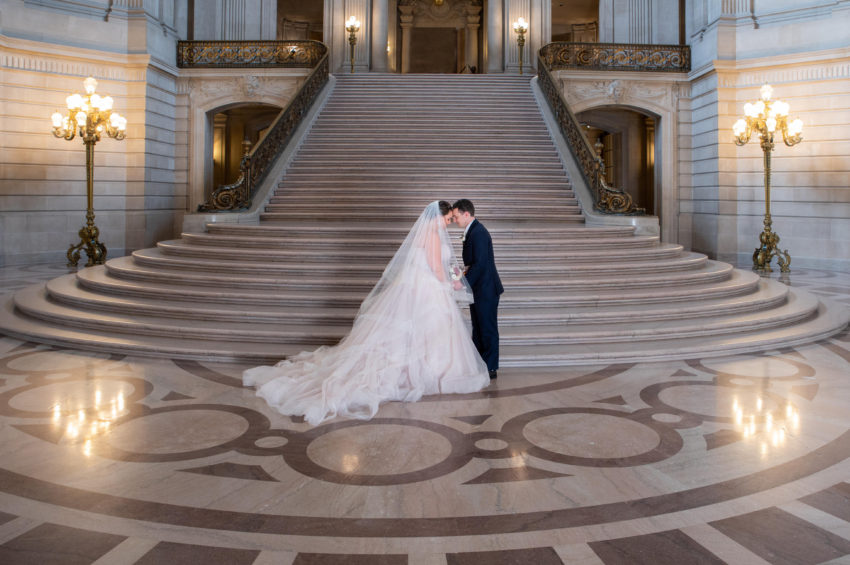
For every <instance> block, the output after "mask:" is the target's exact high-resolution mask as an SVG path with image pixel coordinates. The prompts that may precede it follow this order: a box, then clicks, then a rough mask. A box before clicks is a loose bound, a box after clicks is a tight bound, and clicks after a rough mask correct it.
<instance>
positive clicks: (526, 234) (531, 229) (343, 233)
mask: <svg viewBox="0 0 850 565" xmlns="http://www.w3.org/2000/svg"><path fill="white" fill-rule="evenodd" d="M486 225H487V229H488V230H489V232H490V234H491V235H492V236H493V238H494V239H498V240H499V241H507V240H509V239H570V240H579V239H595V238H617V239H618V240H622V241H625V240H627V239H631V238H632V237H636V236H634V231H635V229H634V227H632V226H608V227H599V226H551V227H538V226H535V225H534V224H529V223H522V224H519V223H516V222H513V223H512V222H506V221H504V220H489V219H488V220H486ZM206 228H207V231H208V232H209V233H211V234H216V235H218V234H228V235H246V236H263V237H306V238H310V239H321V238H344V237H364V236H373V235H377V236H378V238H379V239H380V240H384V239H389V238H392V239H394V240H397V241H399V242H401V241H402V240H403V239H404V237H405V236H406V235H407V233H408V232H409V231H410V227H409V226H399V225H398V224H397V223H391V224H384V225H380V224H374V225H369V226H357V225H350V224H344V223H339V224H335V223H330V222H322V223H321V224H319V223H318V222H310V223H307V224H297V225H296V224H289V225H287V224H271V223H259V224H227V223H221V224H207V225H206ZM450 232H451V233H452V234H453V235H455V236H458V235H460V230H459V229H457V228H455V227H452V228H451V229H450Z"/></svg>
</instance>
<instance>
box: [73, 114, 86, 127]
mask: <svg viewBox="0 0 850 565" xmlns="http://www.w3.org/2000/svg"><path fill="white" fill-rule="evenodd" d="M75 118H76V120H77V124H78V125H80V126H85V125H86V114H85V112H77V115H76V116H75Z"/></svg>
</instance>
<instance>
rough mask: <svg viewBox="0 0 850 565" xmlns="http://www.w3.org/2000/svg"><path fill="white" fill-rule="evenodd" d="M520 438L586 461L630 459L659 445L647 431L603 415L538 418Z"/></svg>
mask: <svg viewBox="0 0 850 565" xmlns="http://www.w3.org/2000/svg"><path fill="white" fill-rule="evenodd" d="M524 435H525V437H526V438H527V439H528V440H529V441H530V442H531V443H533V444H534V445H537V446H539V447H542V448H543V449H547V450H549V451H553V452H555V453H562V454H564V455H572V456H576V457H588V458H612V457H631V456H634V455H639V454H641V453H645V452H647V451H650V450H652V449H654V448H655V447H656V446H657V445H658V443H659V441H660V438H659V437H658V434H657V433H655V431H653V430H652V429H651V428H648V427H646V426H644V425H642V424H639V423H637V422H633V421H632V420H629V419H627V418H618V417H615V416H607V415H604V414H558V415H556V416H547V417H545V418H539V419H537V420H534V421H533V422H530V423H529V424H528V425H527V426H526V427H525V430H524Z"/></svg>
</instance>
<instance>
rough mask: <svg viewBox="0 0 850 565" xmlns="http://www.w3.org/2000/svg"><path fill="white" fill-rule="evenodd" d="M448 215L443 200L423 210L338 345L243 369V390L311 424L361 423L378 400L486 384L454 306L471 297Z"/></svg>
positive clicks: (414, 397)
mask: <svg viewBox="0 0 850 565" xmlns="http://www.w3.org/2000/svg"><path fill="white" fill-rule="evenodd" d="M451 219H452V209H451V205H450V204H449V203H448V202H445V201H439V202H432V203H431V204H429V205H428V206H427V207H426V208H425V211H424V212H422V214H421V215H420V216H419V219H418V220H416V223H415V224H414V225H413V229H411V230H410V233H408V234H407V237H406V238H405V240H404V243H402V244H401V247H399V249H398V251H396V254H395V255H394V256H393V258H392V260H390V262H389V264H388V265H387V267H386V269H384V273H383V275H382V276H381V279H380V280H379V281H378V283H377V284H376V285H375V287H374V288H373V289H372V291H371V292H370V293H369V295H368V296H367V297H366V299H365V300H364V301H363V303H362V304H361V305H360V310H359V312H358V313H357V316H356V317H355V319H354V326H353V327H352V328H351V332H350V333H349V334H348V335H347V336H346V337H344V338H343V339H342V341H340V342H339V344H337V345H335V346H333V347H327V346H322V347H320V348H318V349H316V350H315V351H308V352H303V353H299V354H298V355H296V356H295V357H292V358H290V359H287V360H284V361H281V362H280V363H278V364H277V365H275V366H273V367H255V368H253V369H248V370H247V371H245V372H244V373H243V376H242V380H243V382H244V383H245V385H247V386H256V387H257V395H258V396H261V397H262V398H264V399H265V400H266V402H268V403H269V405H271V406H272V407H274V408H276V409H277V410H278V411H279V412H280V413H281V414H287V415H299V416H300V415H303V416H304V419H305V420H306V421H307V422H309V423H310V424H313V425H314V426H315V425H317V424H319V423H321V422H323V421H325V420H329V419H331V418H334V417H335V416H350V417H354V418H360V419H364V420H368V419H370V418H372V417H373V416H374V415H375V413H376V412H377V411H378V405H379V404H381V403H382V402H387V401H391V400H401V401H404V402H415V401H417V400H419V398H421V397H422V395H423V394H438V393H441V394H446V393H466V392H475V391H478V390H481V389H482V388H484V387H485V386H487V385H488V384H489V383H490V377H489V374H488V373H487V366H486V365H485V364H484V361H482V359H481V357H480V356H479V355H478V352H477V351H476V350H475V346H474V345H473V344H472V340H471V338H470V334H469V330H468V329H467V327H466V324H465V322H464V320H463V318H462V316H461V312H460V308H459V307H458V304H457V302H458V301H460V302H467V303H469V302H472V292H471V290H470V289H469V286H468V284H467V283H466V280H465V279H464V278H463V276H462V271H461V270H460V267H459V265H458V263H457V260H456V259H455V256H454V252H453V250H452V246H451V242H450V240H449V233H448V230H447V229H446V227H447V226H448V224H449V223H451Z"/></svg>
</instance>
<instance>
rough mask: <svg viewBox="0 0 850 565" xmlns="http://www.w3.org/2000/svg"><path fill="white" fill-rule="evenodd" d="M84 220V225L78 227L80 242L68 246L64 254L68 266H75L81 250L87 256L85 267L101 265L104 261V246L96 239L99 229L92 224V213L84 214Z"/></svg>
mask: <svg viewBox="0 0 850 565" xmlns="http://www.w3.org/2000/svg"><path fill="white" fill-rule="evenodd" d="M86 220H87V221H86V225H85V226H83V227H82V228H80V232H79V234H80V242H79V243H78V244H76V245H71V247H69V248H68V253H67V254H66V255H67V257H68V266H69V267H76V266H77V263H78V262H79V261H80V253H81V252H82V251H85V252H86V255H87V256H88V258H89V260H88V261H87V262H86V267H91V266H92V265H103V263H104V262H105V261H106V246H105V245H104V244H103V243H101V242H100V241H98V239H97V236H98V235H100V230H98V229H97V226H95V225H94V214H93V213H91V214H86Z"/></svg>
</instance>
